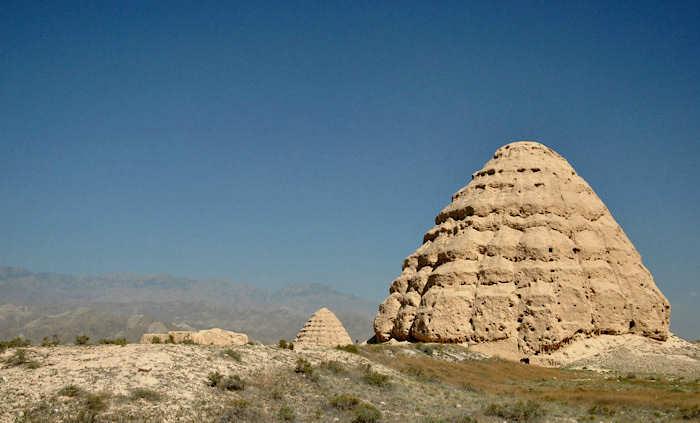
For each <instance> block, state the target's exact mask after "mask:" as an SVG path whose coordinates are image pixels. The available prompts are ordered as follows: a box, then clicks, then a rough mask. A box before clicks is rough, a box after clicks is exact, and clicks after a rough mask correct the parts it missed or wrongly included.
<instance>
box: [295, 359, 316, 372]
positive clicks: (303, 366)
mask: <svg viewBox="0 0 700 423" xmlns="http://www.w3.org/2000/svg"><path fill="white" fill-rule="evenodd" d="M294 372H295V373H301V374H303V375H305V376H312V375H313V374H314V368H313V367H312V366H311V363H309V361H308V360H307V359H305V358H303V357H299V358H298V359H297V364H296V366H295V367H294Z"/></svg>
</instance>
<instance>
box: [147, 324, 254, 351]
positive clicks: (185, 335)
mask: <svg viewBox="0 0 700 423" xmlns="http://www.w3.org/2000/svg"><path fill="white" fill-rule="evenodd" d="M140 342H141V343H142V344H153V343H166V342H170V343H173V344H186V343H193V344H199V345H214V346H219V347H226V346H233V345H245V344H246V343H248V335H246V334H244V333H236V332H231V331H228V330H223V329H219V328H213V329H207V330H200V331H196V332H195V331H183V330H172V331H169V332H165V333H144V334H143V336H142V337H141V341H140Z"/></svg>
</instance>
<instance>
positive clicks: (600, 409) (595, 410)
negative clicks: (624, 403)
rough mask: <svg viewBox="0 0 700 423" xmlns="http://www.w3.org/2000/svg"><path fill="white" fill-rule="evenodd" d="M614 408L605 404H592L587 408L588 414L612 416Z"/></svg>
mask: <svg viewBox="0 0 700 423" xmlns="http://www.w3.org/2000/svg"><path fill="white" fill-rule="evenodd" d="M615 412H616V411H615V409H614V408H611V407H608V406H607V405H605V404H594V405H593V406H592V407H591V408H589V409H588V414H591V415H600V416H609V417H611V416H614V415H615Z"/></svg>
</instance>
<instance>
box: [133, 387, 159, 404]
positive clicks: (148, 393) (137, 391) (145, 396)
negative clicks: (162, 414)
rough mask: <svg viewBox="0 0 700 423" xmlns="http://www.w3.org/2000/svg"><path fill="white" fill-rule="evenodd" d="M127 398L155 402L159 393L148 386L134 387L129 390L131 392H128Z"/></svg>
mask: <svg viewBox="0 0 700 423" xmlns="http://www.w3.org/2000/svg"><path fill="white" fill-rule="evenodd" d="M129 399H130V400H132V401H138V400H140V399H142V400H144V401H149V402H156V401H160V399H161V395H160V394H159V393H158V392H156V391H154V390H152V389H148V388H134V389H132V390H131V393H130V394H129Z"/></svg>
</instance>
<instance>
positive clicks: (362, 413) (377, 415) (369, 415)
mask: <svg viewBox="0 0 700 423" xmlns="http://www.w3.org/2000/svg"><path fill="white" fill-rule="evenodd" d="M354 414H355V415H354V417H353V419H352V423H376V422H378V421H380V420H381V419H382V413H381V412H380V411H379V410H377V407H375V406H373V405H372V404H368V403H366V402H363V403H361V404H359V405H358V406H357V407H355V413H354Z"/></svg>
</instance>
